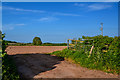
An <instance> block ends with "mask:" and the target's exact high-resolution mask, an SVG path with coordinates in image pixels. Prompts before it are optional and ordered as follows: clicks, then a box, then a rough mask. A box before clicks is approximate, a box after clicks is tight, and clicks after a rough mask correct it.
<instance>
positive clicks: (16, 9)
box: [3, 6, 80, 16]
mask: <svg viewBox="0 0 120 80" xmlns="http://www.w3.org/2000/svg"><path fill="white" fill-rule="evenodd" d="M3 9H7V10H15V11H23V12H36V13H47V14H52V15H61V16H80V15H78V14H70V13H62V12H48V11H42V10H30V9H29V10H28V9H20V8H13V7H8V6H3Z"/></svg>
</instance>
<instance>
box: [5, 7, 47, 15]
mask: <svg viewBox="0 0 120 80" xmlns="http://www.w3.org/2000/svg"><path fill="white" fill-rule="evenodd" d="M3 9H8V10H15V11H24V12H39V13H44V12H45V11H42V10H30V9H20V8H13V7H7V6H3Z"/></svg>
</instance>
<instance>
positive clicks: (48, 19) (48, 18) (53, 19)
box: [38, 17, 58, 22]
mask: <svg viewBox="0 0 120 80" xmlns="http://www.w3.org/2000/svg"><path fill="white" fill-rule="evenodd" d="M56 20H58V18H55V17H42V18H40V19H38V21H47V22H48V21H56Z"/></svg>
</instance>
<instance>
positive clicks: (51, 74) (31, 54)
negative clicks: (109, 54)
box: [6, 46, 118, 78]
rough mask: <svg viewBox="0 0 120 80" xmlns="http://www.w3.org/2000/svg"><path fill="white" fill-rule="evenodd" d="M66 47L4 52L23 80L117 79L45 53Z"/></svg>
mask: <svg viewBox="0 0 120 80" xmlns="http://www.w3.org/2000/svg"><path fill="white" fill-rule="evenodd" d="M64 48H66V46H24V47H23V46H9V47H8V48H7V49H6V51H7V53H8V54H9V55H10V56H12V57H13V58H14V60H15V62H16V65H17V69H18V72H19V73H20V74H21V76H22V77H24V78H117V77H118V75H113V74H111V73H109V74H108V73H105V72H103V71H99V70H90V69H87V68H83V67H81V66H79V65H76V64H74V63H71V62H69V61H67V60H65V59H64V58H61V57H57V56H54V55H48V54H45V53H49V52H53V51H56V50H62V49H64Z"/></svg>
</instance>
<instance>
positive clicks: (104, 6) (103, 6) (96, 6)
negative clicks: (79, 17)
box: [88, 4, 112, 10]
mask: <svg viewBox="0 0 120 80" xmlns="http://www.w3.org/2000/svg"><path fill="white" fill-rule="evenodd" d="M110 7H112V6H111V5H107V4H92V5H89V6H88V8H89V10H103V9H107V8H110Z"/></svg>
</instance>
